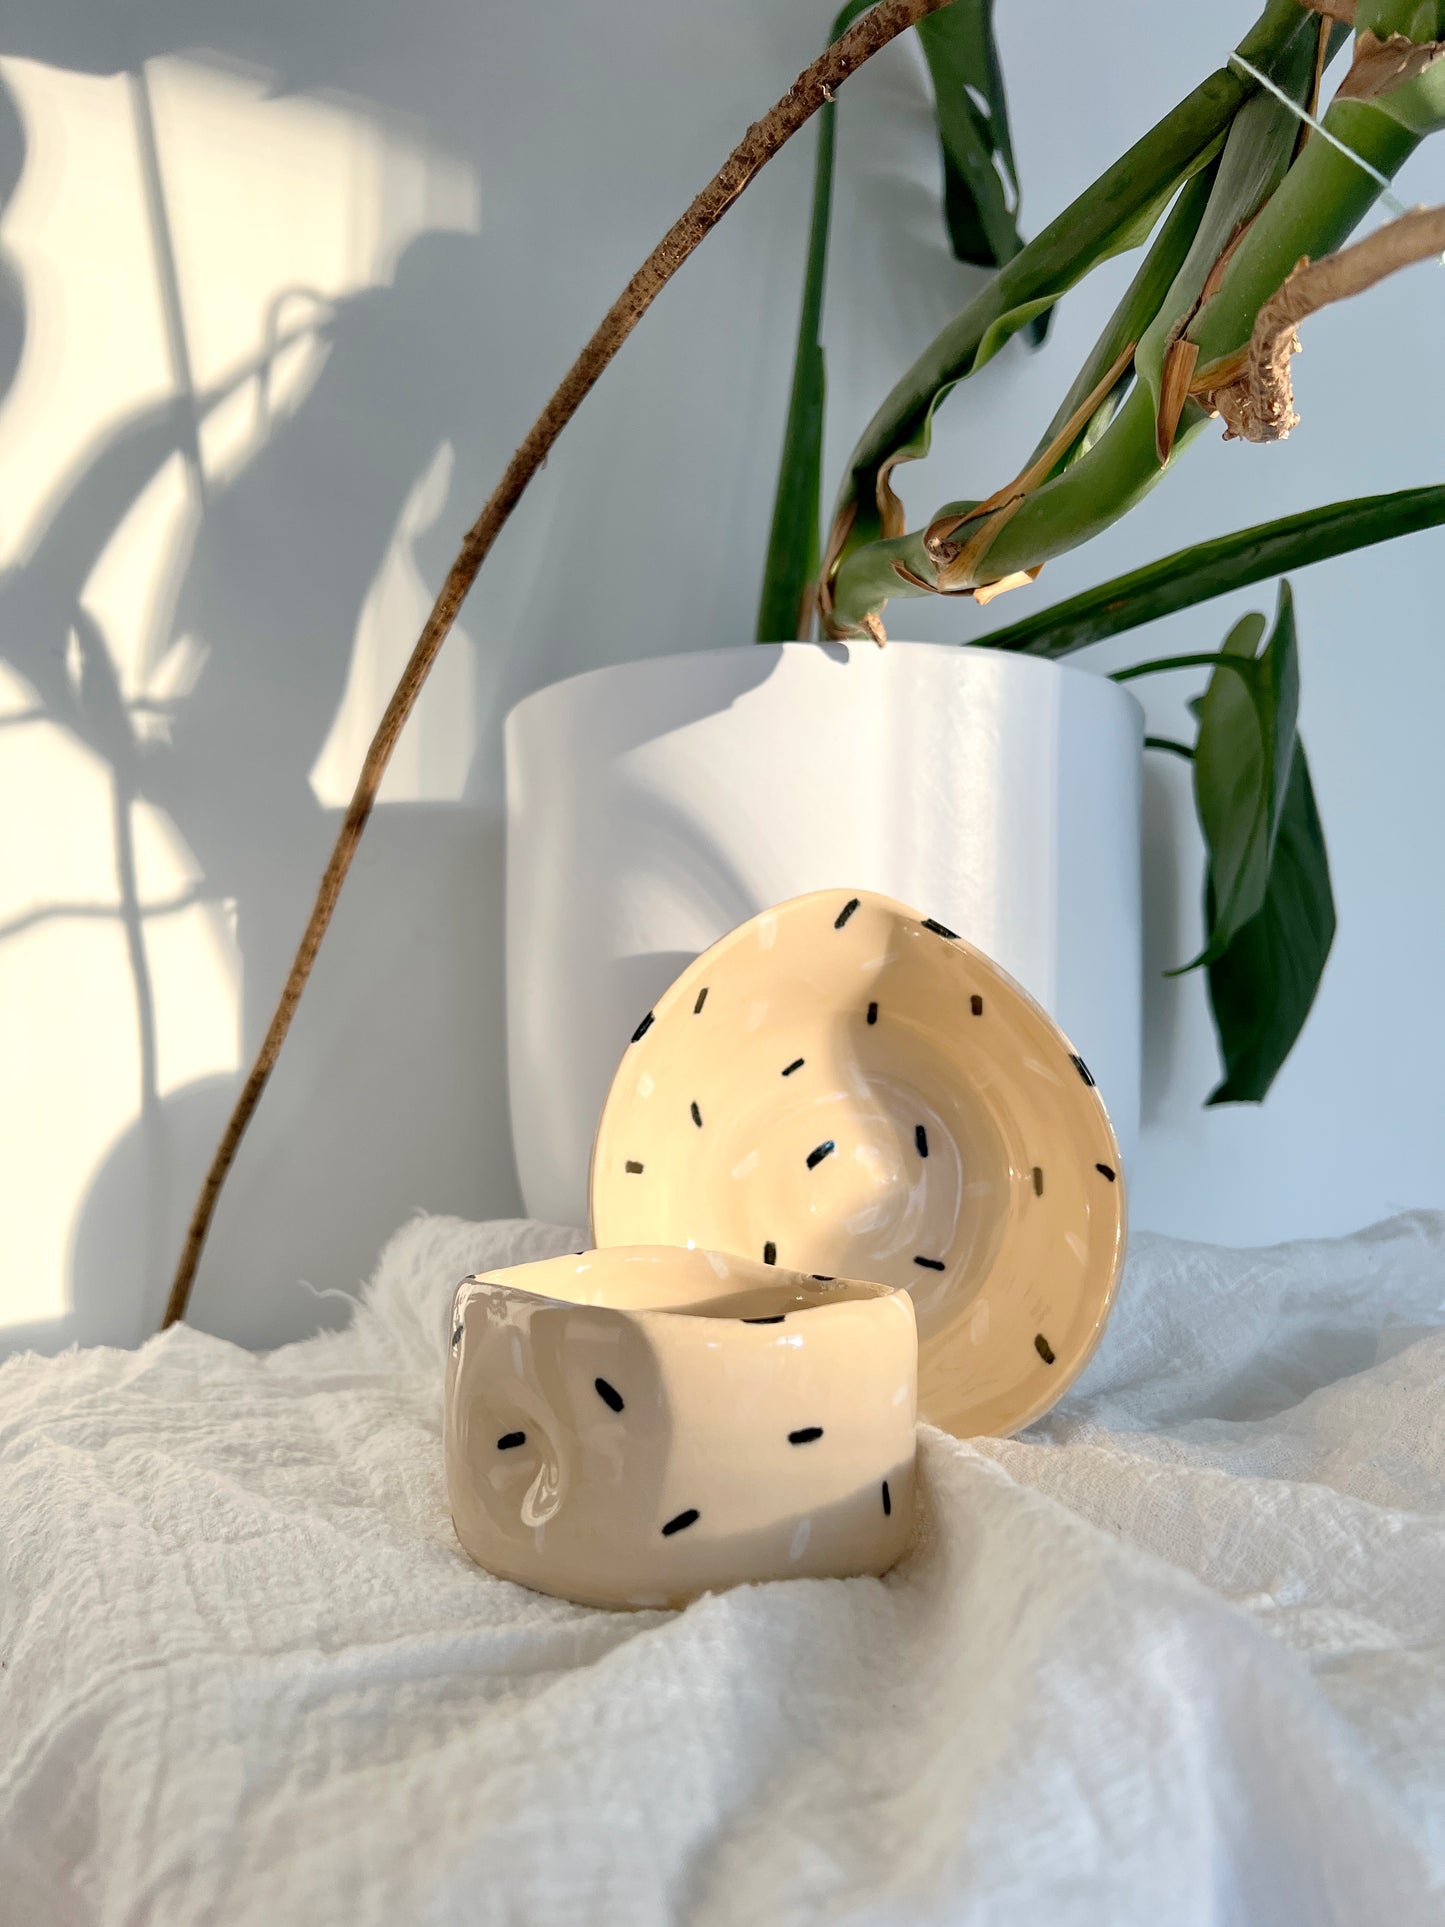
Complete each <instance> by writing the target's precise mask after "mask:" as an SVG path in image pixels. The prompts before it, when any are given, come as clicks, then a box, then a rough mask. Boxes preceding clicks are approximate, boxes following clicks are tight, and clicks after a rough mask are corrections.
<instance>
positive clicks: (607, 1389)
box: [592, 1378, 622, 1412]
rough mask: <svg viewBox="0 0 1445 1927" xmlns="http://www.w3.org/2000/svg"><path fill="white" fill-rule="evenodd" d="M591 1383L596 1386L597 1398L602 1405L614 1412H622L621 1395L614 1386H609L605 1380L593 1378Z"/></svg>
mask: <svg viewBox="0 0 1445 1927" xmlns="http://www.w3.org/2000/svg"><path fill="white" fill-rule="evenodd" d="M592 1383H593V1384H594V1385H595V1386H596V1388H597V1396H598V1398H600V1399H601V1400H602V1403H603V1404H604V1405H606V1406H610V1407H611V1409H612V1410H613V1411H614V1412H620V1411H621V1410H622V1394H621V1392H619V1391H618V1389H617V1387H616V1386H615V1385H609V1384H608V1383H607V1380H606V1379H605V1378H594V1379H593V1381H592Z"/></svg>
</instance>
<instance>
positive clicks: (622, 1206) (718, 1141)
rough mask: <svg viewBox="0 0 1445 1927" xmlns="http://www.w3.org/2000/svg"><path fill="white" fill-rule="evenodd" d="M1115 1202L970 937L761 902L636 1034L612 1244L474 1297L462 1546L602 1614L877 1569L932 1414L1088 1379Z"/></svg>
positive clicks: (451, 1380)
mask: <svg viewBox="0 0 1445 1927" xmlns="http://www.w3.org/2000/svg"><path fill="white" fill-rule="evenodd" d="M1123 1192H1124V1185H1123V1176H1122V1173H1121V1171H1120V1168H1119V1152H1118V1147H1117V1145H1116V1143H1115V1140H1114V1134H1113V1131H1112V1129H1111V1128H1110V1125H1109V1120H1108V1117H1107V1115H1106V1113H1105V1110H1104V1106H1103V1104H1102V1103H1101V1101H1100V1099H1099V1094H1098V1092H1097V1090H1096V1089H1095V1087H1094V1081H1093V1079H1092V1077H1091V1076H1090V1074H1089V1071H1088V1068H1087V1066H1086V1065H1085V1064H1084V1062H1083V1060H1082V1058H1080V1057H1079V1056H1078V1055H1077V1054H1076V1053H1075V1052H1074V1051H1073V1050H1072V1048H1071V1046H1070V1045H1069V1043H1068V1041H1067V1040H1066V1039H1065V1038H1064V1037H1063V1036H1062V1035H1061V1033H1060V1032H1059V1030H1058V1029H1057V1027H1056V1026H1055V1025H1054V1023H1053V1022H1052V1021H1051V1019H1050V1018H1049V1017H1048V1016H1047V1015H1046V1014H1045V1013H1044V1011H1043V1010H1042V1009H1041V1008H1040V1007H1039V1006H1038V1005H1037V1004H1036V1003H1035V1002H1034V1001H1033V999H1032V998H1030V997H1029V996H1028V995H1027V994H1026V993H1025V992H1024V991H1023V990H1021V989H1020V988H1019V986H1018V985H1017V984H1016V983H1014V982H1013V980H1012V979H1011V978H1009V977H1007V976H1005V975H1004V973H1003V972H1002V971H1000V970H999V969H998V968H997V967H996V966H995V965H994V964H992V963H990V962H989V960H988V959H987V958H986V957H984V956H983V955H981V954H980V952H978V951H977V950H974V949H972V948H971V947H970V946H969V945H968V944H967V943H965V942H963V941H962V940H961V939H960V938H959V937H957V936H956V935H955V934H954V932H953V931H951V930H948V929H946V928H945V927H944V926H943V925H942V924H940V923H937V922H935V921H933V920H932V919H931V918H927V917H922V916H920V915H918V914H917V913H916V912H914V911H912V910H909V909H906V908H905V907H904V906H903V905H902V904H899V903H895V902H892V901H891V900H890V899H889V898H887V897H881V896H875V895H872V894H870V893H868V892H866V891H863V890H857V891H848V890H837V891H818V892H815V893H813V894H812V895H809V896H804V897H796V898H794V899H793V900H792V901H791V902H789V903H784V904H780V905H779V906H778V907H777V908H776V909H772V910H768V911H765V912H764V913H763V914H762V915H761V916H757V917H754V918H752V919H751V921H749V922H748V923H745V924H742V925H740V926H739V928H738V929H736V930H734V931H732V932H731V934H730V935H728V936H726V937H724V938H723V939H722V941H721V942H720V943H717V944H715V945H714V946H713V948H712V949H711V950H708V951H705V952H704V953H703V955H702V956H700V957H698V958H697V959H696V960H695V961H694V962H693V963H691V964H690V965H689V966H688V967H687V969H686V970H684V971H683V973H682V975H681V976H680V977H678V978H677V980H676V981H675V982H674V983H673V984H672V986H671V988H670V989H669V990H668V991H667V992H666V993H665V994H664V995H663V996H662V997H661V998H660V999H659V1000H658V1002H657V1003H656V1005H655V1006H654V1007H653V1009H652V1010H651V1011H649V1012H648V1013H647V1015H646V1016H645V1017H644V1018H643V1020H642V1022H641V1023H640V1024H639V1025H638V1027H637V1029H636V1031H635V1032H634V1034H633V1037H632V1041H631V1043H630V1044H629V1046H628V1047H627V1050H626V1051H625V1053H624V1055H623V1059H622V1063H621V1065H620V1066H619V1068H618V1071H617V1074H616V1077H615V1078H614V1080H613V1084H612V1088H611V1090H610V1092H609V1093H608V1096H607V1100H606V1103H605V1104H604V1106H603V1110H602V1117H601V1121H600V1123H599V1125H598V1129H597V1136H596V1139H595V1141H594V1145H593V1153H592V1171H591V1180H590V1208H591V1219H592V1239H593V1243H594V1245H595V1246H596V1247H597V1248H596V1249H595V1250H592V1251H586V1252H581V1253H578V1254H577V1255H575V1256H572V1257H567V1258H557V1259H552V1260H550V1261H548V1262H545V1263H541V1264H530V1265H521V1266H517V1267H515V1268H513V1269H511V1270H507V1271H498V1272H492V1273H489V1274H487V1275H485V1276H482V1277H475V1278H467V1279H464V1280H463V1282H462V1283H461V1284H460V1285H459V1286H458V1287H457V1292H456V1298H455V1301H454V1306H453V1316H452V1337H451V1353H450V1359H449V1364H448V1370H447V1385H446V1468H447V1483H448V1489H449V1493H450V1498H451V1507H452V1516H453V1519H454V1521H455V1523H456V1529H457V1536H458V1537H459V1539H460V1540H461V1542H462V1545H463V1546H464V1547H465V1548H466V1550H467V1551H468V1552H469V1553H470V1554H471V1555H472V1557H473V1558H474V1559H476V1560H477V1561H478V1563H479V1564H481V1565H483V1566H485V1567H486V1568H487V1569H488V1570H489V1571H491V1572H494V1573H497V1574H500V1575H501V1576H502V1577H504V1578H508V1579H515V1580H518V1581H520V1582H522V1583H523V1584H525V1585H529V1586H534V1587H536V1588H537V1589H538V1590H540V1591H543V1592H551V1593H558V1594H561V1595H562V1596H563V1597H565V1598H568V1599H574V1600H578V1601H581V1602H583V1603H586V1604H591V1605H605V1606H671V1605H678V1604H681V1603H683V1602H684V1601H686V1600H688V1599H691V1598H694V1597H696V1596H697V1595H698V1594H699V1593H702V1592H706V1591H710V1590H714V1589H716V1588H718V1587H721V1586H728V1585H735V1584H737V1583H739V1582H741V1581H745V1580H758V1579H777V1578H787V1577H812V1578H819V1577H829V1576H833V1577H846V1576H849V1575H853V1574H859V1573H881V1572H884V1571H886V1570H887V1569H888V1567H889V1566H890V1565H892V1564H893V1562H894V1561H895V1560H896V1559H897V1558H898V1557H899V1555H900V1554H901V1552H902V1550H903V1547H904V1544H905V1543H906V1541H907V1538H908V1533H909V1529H910V1524H911V1519H912V1511H913V1463H914V1434H915V1424H916V1419H917V1417H918V1416H922V1417H923V1418H924V1419H926V1420H928V1421H930V1422H931V1423H933V1424H935V1425H940V1426H942V1427H944V1428H945V1429H946V1430H948V1431H950V1432H953V1433H956V1434H958V1435H959V1436H960V1437H968V1436H973V1435H977V1434H984V1433H991V1434H1003V1433H1008V1432H1013V1431H1017V1430H1018V1429H1019V1428H1020V1427H1022V1426H1024V1425H1027V1424H1028V1423H1029V1422H1030V1420H1032V1419H1035V1418H1037V1417H1039V1416H1040V1414H1041V1413H1043V1412H1044V1411H1046V1410H1047V1409H1048V1408H1049V1407H1050V1406H1051V1405H1053V1404H1054V1402H1055V1401H1056V1400H1057V1399H1058V1398H1059V1397H1060V1396H1061V1394H1062V1393H1063V1392H1064V1390H1065V1389H1066V1388H1067V1387H1068V1385H1069V1384H1070V1383H1071V1382H1072V1381H1073V1380H1074V1379H1075V1378H1076V1377H1077V1376H1078V1374H1079V1372H1080V1371H1082V1369H1083V1367H1084V1365H1085V1363H1086V1362H1087V1360H1088V1358H1089V1355H1090V1353H1091V1352H1092V1351H1093V1349H1094V1346H1095V1345H1096V1344H1097V1342H1098V1339H1099V1336H1100V1333H1101V1332H1102V1330H1103V1327H1104V1321H1105V1319H1106V1318H1107V1316H1108V1313H1109V1309H1110V1305H1111V1302H1112V1299H1113V1294H1114V1288H1115V1284H1116V1281H1117V1279H1118V1275H1119V1268H1120V1265H1121V1263H1122V1259H1123V1247H1124V1196H1123Z"/></svg>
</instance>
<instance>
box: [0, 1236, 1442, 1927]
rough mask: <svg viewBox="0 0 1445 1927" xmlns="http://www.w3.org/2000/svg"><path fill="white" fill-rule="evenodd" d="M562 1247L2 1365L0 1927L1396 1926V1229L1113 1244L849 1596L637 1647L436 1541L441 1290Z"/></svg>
mask: <svg viewBox="0 0 1445 1927" xmlns="http://www.w3.org/2000/svg"><path fill="white" fill-rule="evenodd" d="M570 1243H571V1234H567V1233H558V1232H552V1231H549V1230H547V1229H545V1228H543V1227H539V1226H529V1225H523V1224H492V1225H466V1224H463V1223H461V1222H459V1221H457V1220H454V1219H438V1218H423V1219H419V1220H417V1221H415V1222H413V1223H410V1224H408V1225H407V1226H405V1227H404V1228H403V1229H402V1230H401V1231H400V1232H399V1233H398V1234H397V1236H396V1237H395V1238H394V1239H393V1240H392V1242H391V1243H390V1244H389V1246H388V1247H387V1249H386V1251H385V1252H384V1254H383V1256H382V1259H381V1261H380V1265H379V1268H378V1270H377V1273H376V1276H375V1278H374V1280H373V1281H372V1283H371V1285H370V1286H369V1287H368V1289H367V1291H366V1293H365V1296H364V1299H363V1301H362V1303H361V1305H360V1307H359V1309H358V1311H357V1314H356V1317H355V1320H354V1322H353V1324H352V1326H351V1327H350V1328H349V1329H348V1330H346V1331H344V1332H340V1333H335V1334H330V1335H324V1336H321V1337H317V1338H313V1339H310V1340H308V1341H307V1342H306V1343H304V1344H297V1345H291V1346H287V1347H285V1348H284V1349H282V1350H280V1351H277V1352H274V1353H271V1354H270V1355H267V1356H255V1355H253V1354H251V1353H248V1352H245V1351H241V1350H238V1349H237V1348H236V1347H234V1346H232V1345H230V1344H226V1343H223V1342H221V1341H220V1340H217V1339H214V1338H209V1337H206V1336H204V1335H203V1334H202V1333H200V1332H197V1331H193V1330H190V1329H186V1328H180V1329H177V1330H175V1331H173V1332H171V1333H170V1334H168V1335H167V1336H165V1337H163V1338H157V1339H153V1340H152V1341H151V1342H150V1343H149V1344H147V1345H145V1346H143V1347H142V1348H141V1349H140V1350H139V1351H137V1352H133V1353H127V1352H118V1351H105V1350H95V1351H85V1352H72V1353H69V1354H67V1355H65V1356H63V1357H60V1358H56V1359H43V1358H37V1357H30V1356H27V1357H20V1358H16V1359H13V1360H11V1361H10V1362H9V1363H8V1364H6V1365H5V1366H4V1367H3V1368H0V1921H3V1922H5V1923H7V1924H9V1923H15V1924H16V1927H19V1924H20V1923H24V1927H64V1924H65V1923H69V1922H84V1923H89V1922H104V1923H116V1924H117V1927H119V1923H122V1922H124V1923H131V1924H138V1923H147V1924H149V1923H183V1924H184V1927H190V1923H198V1922H212V1921H214V1922H221V1923H226V1927H230V1924H231V1923H237V1924H240V1923H253V1922H254V1923H258V1924H259V1923H265V1927H277V1923H289V1922H304V1923H307V1924H308V1927H313V1924H318V1923H319V1924H321V1927H325V1924H326V1923H331V1922H337V1923H343V1922H344V1923H346V1924H347V1927H370V1923H376V1927H382V1924H383V1923H385V1927H409V1924H410V1923H414V1922H415V1923H442V1922H484V1923H493V1922H495V1923H498V1924H499V1927H501V1923H507V1927H513V1924H514V1923H515V1924H520V1927H531V1924H532V1923H553V1922H556V1923H559V1924H560V1923H564V1922H565V1923H568V1927H573V1924H574V1923H585V1924H586V1927H594V1924H595V1923H611V1922H614V1921H615V1922H625V1923H628V1927H639V1924H645V1923H651V1922H663V1921H674V1920H676V1921H689V1922H700V1923H705V1924H707V1923H718V1922H734V1921H736V1922H746V1923H749V1927H772V1923H779V1922H783V1923H786V1922H794V1921H798V1922H803V1921H814V1920H827V1921H847V1922H869V1923H874V1922H877V1923H890V1924H891V1923H908V1927H912V1924H913V1923H933V1922H949V1923H974V1922H995V1921H997V1922H1007V1923H1010V1924H1012V1923H1029V1927H1032V1923H1035V1922H1038V1923H1048V1927H1061V1924H1062V1927H1069V1924H1070V1923H1075V1922H1077V1923H1081V1924H1082V1923H1087V1924H1088V1927H1101V1924H1102V1927H1129V1924H1130V1923H1134V1922H1139V1923H1147V1927H1190V1924H1191V1923H1196V1922H1199V1923H1202V1922H1227V1923H1234V1922H1261V1923H1268V1927H1291V1924H1292V1923H1302V1924H1303V1923H1309V1927H1318V1923H1321V1922H1341V1923H1349V1924H1350V1927H1362V1924H1363V1927H1373V1924H1374V1923H1389V1924H1390V1927H1413V1924H1414V1923H1416V1922H1419V1923H1425V1922H1430V1923H1438V1922H1439V1921H1440V1920H1441V1919H1442V1918H1445V1898H1442V1891H1445V1519H1442V1514H1445V1397H1442V1391H1445V1328H1442V1327H1445V1311H1442V1302H1445V1216H1442V1215H1430V1214H1415V1215H1411V1216H1406V1217H1400V1218H1396V1219H1393V1220H1391V1221H1390V1222H1389V1223H1386V1224H1383V1225H1380V1226H1378V1227H1376V1228H1375V1229H1373V1230H1370V1231H1367V1232H1364V1233H1362V1234H1360V1235H1359V1236H1357V1237H1354V1238H1348V1239H1343V1240H1339V1241H1334V1242H1330V1243H1315V1244H1296V1245H1291V1246H1285V1247H1280V1248H1277V1249H1274V1250H1269V1251H1256V1252H1240V1251H1228V1250H1222V1249H1215V1248H1212V1247H1204V1246H1197V1245H1185V1244H1179V1243H1175V1242H1171V1241H1168V1240H1165V1239H1162V1238H1157V1237H1148V1236H1140V1237H1138V1238H1137V1239H1136V1241H1135V1247H1134V1251H1133V1255H1132V1257H1131V1259H1130V1262H1129V1267H1128V1271H1127V1273H1126V1277H1125V1280H1124V1283H1123V1286H1122V1289H1121V1294H1120V1298H1119V1304H1118V1310H1117V1313H1116V1316H1115V1318H1114V1320H1113V1323H1112V1325H1111V1326H1110V1329H1109V1332H1108V1335H1107V1337H1106V1340H1105V1343H1104V1345H1103V1347H1102V1348H1101V1351H1100V1353H1099V1355H1098V1356H1097V1358H1096V1359H1095V1361H1094V1363H1093V1365H1092V1366H1091V1367H1090V1369H1089V1371H1088V1373H1087V1374H1086V1376H1085V1377H1084V1378H1083V1379H1082V1380H1081V1381H1080V1384H1079V1385H1078V1386H1077V1387H1076V1388H1075V1390H1074V1392H1073V1393H1072V1394H1071V1395H1070V1396H1069V1397H1068V1398H1067V1399H1066V1400H1065V1401H1064V1402H1063V1404H1061V1405H1060V1406H1059V1408H1058V1409H1057V1410H1056V1412H1055V1413H1054V1414H1053V1415H1052V1416H1051V1417H1050V1418H1049V1419H1047V1420H1046V1421H1044V1422H1043V1423H1041V1424H1039V1425H1037V1426H1035V1427H1034V1428H1033V1429H1032V1430H1031V1431H1030V1432H1029V1433H1028V1434H1027V1435H1026V1436H1025V1437H1023V1438H1020V1439H1016V1440H1012V1441H996V1440H981V1441H975V1442H973V1443H972V1444H965V1443H959V1442H957V1441H955V1440H952V1439H949V1438H946V1437H944V1436H943V1435H941V1434H939V1433H936V1432H931V1431H926V1432H925V1433H924V1435H923V1439H922V1467H923V1479H922V1516H921V1519H920V1522H919V1528H918V1532H917V1535H916V1539H915V1542H914V1545H913V1547H912V1550H911V1551H910V1553H909V1555H908V1557H907V1558H906V1559H905V1560H904V1562H903V1564H902V1565H901V1566H899V1567H898V1568H897V1569H896V1570H895V1571H894V1572H893V1573H892V1574H890V1575H889V1576H888V1577H887V1578H886V1579H883V1580H877V1579H860V1580H848V1581H837V1580H824V1581H814V1580H794V1581H789V1582H786V1583H782V1584H774V1585H768V1586H760V1587H747V1588H744V1589H741V1590H739V1591H735V1592H731V1593H727V1594H724V1595H720V1596H715V1597H709V1598H706V1599H703V1600H701V1601H699V1602H697V1603H696V1604H695V1605H693V1606H691V1607H689V1608H688V1609H687V1611H685V1612H682V1613H660V1612H659V1613H647V1612H643V1613H635V1614H622V1613H606V1612H597V1611H589V1610H586V1609H583V1608H580V1607H573V1606H569V1605H565V1604H563V1603H561V1602H560V1601H557V1600H551V1599H545V1598H542V1597H540V1596H538V1595H535V1594H532V1593H529V1592H526V1591H524V1590H522V1589H521V1588H519V1587H516V1586H512V1585H508V1584H506V1583H504V1582H502V1581H499V1580H494V1579H492V1578H490V1577H488V1576H487V1575H486V1574H484V1573H482V1572H480V1571H479V1570H478V1569H477V1568H476V1567H475V1566H473V1565H471V1564H470V1563H469V1561H468V1560H467V1559H466V1558H465V1556H464V1555H463V1554H462V1552H461V1550H460V1548H459V1547H458V1545H457V1543H456V1540H455V1538H454V1537H453V1534H452V1529H451V1524H450V1520H449V1517H448V1513H447V1505H446V1497H445V1492H444V1487H443V1480H442V1463H441V1446H440V1396H441V1386H442V1371H443V1364H444V1355H445V1343H446V1329H445V1328H446V1308H447V1304H448V1301H449V1296H450V1292H451V1288H452V1286H453V1284H454V1283H455V1281H456V1280H457V1278H459V1277H460V1276H461V1275H462V1274H463V1273H465V1272H467V1271H469V1270H472V1269H474V1268H479V1267H482V1268H484V1267H487V1266H491V1265H496V1264H500V1263H502V1262H511V1261H515V1260H518V1259H521V1258H524V1257H541V1256H547V1255H551V1254H553V1253H555V1252H558V1251H561V1250H564V1249H567V1248H568V1247H569V1244H570Z"/></svg>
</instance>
